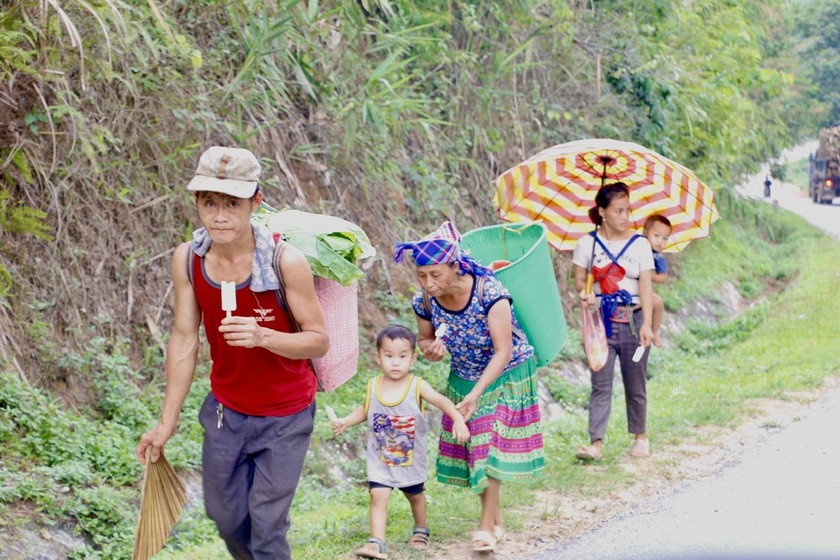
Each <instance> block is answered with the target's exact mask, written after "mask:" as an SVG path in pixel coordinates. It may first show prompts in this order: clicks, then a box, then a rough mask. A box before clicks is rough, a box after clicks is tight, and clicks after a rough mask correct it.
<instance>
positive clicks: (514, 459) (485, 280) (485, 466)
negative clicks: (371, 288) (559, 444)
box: [394, 222, 545, 552]
mask: <svg viewBox="0 0 840 560" xmlns="http://www.w3.org/2000/svg"><path fill="white" fill-rule="evenodd" d="M460 241H461V235H460V234H459V233H458V231H457V230H456V229H455V226H454V225H452V224H451V223H450V222H445V223H444V224H443V225H442V226H441V227H440V228H439V229H438V230H437V231H435V232H433V233H431V234H430V235H427V236H426V237H424V238H423V239H421V240H420V241H415V242H409V243H399V244H397V246H396V251H395V253H394V261H395V262H401V261H402V259H403V254H404V252H405V251H411V253H412V256H413V258H414V264H415V266H416V267H417V268H416V272H417V280H418V282H419V283H420V286H421V288H422V289H420V290H418V292H417V293H416V294H415V296H414V300H413V302H412V305H413V308H414V313H415V314H416V316H417V328H418V337H417V343H418V346H419V347H420V349H421V350H422V351H423V356H424V357H425V358H426V359H428V360H431V361H434V362H436V361H439V360H441V359H442V358H443V357H444V355H445V354H446V352H447V351H449V353H450V354H451V355H452V361H451V365H450V374H449V379H448V382H447V388H446V392H445V394H446V396H447V397H449V398H450V399H451V400H452V401H453V402H455V403H456V406H457V408H458V410H459V411H460V412H461V414H463V415H464V418H465V419H466V420H467V426H469V429H470V439H469V440H468V441H467V442H465V443H464V444H459V443H458V442H457V441H456V439H455V437H454V436H453V435H452V420H451V419H449V418H448V417H446V416H444V418H443V429H442V430H441V436H440V454H439V456H438V461H437V478H438V480H439V481H441V482H443V483H445V484H453V485H457V486H464V487H469V488H470V489H472V491H473V492H474V493H476V494H478V495H479V496H480V499H481V519H480V520H479V526H478V531H477V532H475V533H474V534H473V537H472V549H473V550H474V551H488V552H489V551H493V550H495V547H496V543H497V542H498V540H500V539H501V538H502V537H503V536H504V528H503V527H504V524H503V521H502V513H501V505H500V499H501V484H502V481H509V480H521V479H528V478H532V477H534V476H537V475H539V474H540V472H541V471H542V469H543V467H544V466H545V457H544V454H543V440H542V432H541V428H540V409H539V400H538V397H537V379H536V359H535V357H534V349H533V347H532V346H531V345H530V344H529V343H528V340H527V338H525V336H524V334H523V333H522V332H521V329H520V328H519V325H518V323H517V321H516V318H515V316H514V315H513V311H512V303H511V298H510V295H509V293H508V291H507V289H506V288H505V287H504V286H503V285H502V284H501V282H499V281H498V280H497V279H496V277H495V275H494V274H493V272H492V271H491V270H490V269H488V268H486V267H484V266H482V265H480V264H479V263H478V262H476V261H475V260H474V259H472V258H471V257H469V256H468V255H465V254H462V253H461V250H460V248H459V243H460Z"/></svg>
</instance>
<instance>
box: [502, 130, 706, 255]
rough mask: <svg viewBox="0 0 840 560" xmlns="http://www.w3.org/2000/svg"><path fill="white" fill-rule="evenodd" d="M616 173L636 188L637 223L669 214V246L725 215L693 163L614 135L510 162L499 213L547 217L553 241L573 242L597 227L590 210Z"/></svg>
mask: <svg viewBox="0 0 840 560" xmlns="http://www.w3.org/2000/svg"><path fill="white" fill-rule="evenodd" d="M617 181H621V182H623V183H624V184H626V185H627V187H628V188H629V190H630V223H631V227H632V228H633V229H636V230H639V231H640V230H641V229H642V226H643V225H644V222H645V219H646V218H647V217H648V216H650V215H651V214H662V215H663V216H665V217H667V218H668V219H669V220H670V221H671V225H672V226H673V229H672V231H671V237H670V239H669V240H668V244H667V245H666V247H665V249H664V250H665V251H667V252H675V251H681V250H682V249H683V248H684V247H685V246H686V245H688V243H689V241H691V240H692V239H699V238H702V237H708V236H709V231H710V229H711V225H712V222H714V221H715V220H717V219H718V218H719V217H720V216H719V214H718V211H717V208H716V207H715V204H714V191H712V189H711V188H709V187H708V186H706V185H705V184H704V183H703V182H702V181H700V179H698V178H697V177H696V176H695V175H694V173H693V172H692V171H690V170H689V169H687V168H685V167H683V166H682V165H680V164H679V163H677V162H675V161H671V160H670V159H668V158H666V157H664V156H662V155H660V154H658V153H656V152H654V151H652V150H649V149H647V148H645V147H643V146H640V145H638V144H632V143H630V142H621V141H618V140H610V139H608V138H593V139H587V140H578V141H575V142H567V143H565V144H558V145H557V146H554V147H551V148H548V149H546V150H543V151H542V152H540V153H538V154H537V155H535V156H533V157H532V158H530V159H528V160H526V161H524V162H522V163H520V164H519V165H517V166H516V167H512V168H510V169H508V170H507V171H505V172H504V173H502V174H501V175H500V176H499V178H498V179H496V196H495V202H496V206H497V207H498V209H499V217H500V218H501V219H503V220H505V221H508V222H524V221H533V220H539V221H542V222H544V223H545V224H546V226H547V227H548V230H549V233H548V242H549V243H550V244H551V245H552V246H553V247H554V248H556V249H559V250H561V251H565V250H571V249H574V246H575V243H576V242H577V240H578V239H580V238H581V237H582V236H584V235H585V234H587V233H589V232H590V231H592V228H593V227H594V225H593V224H592V222H591V221H590V219H589V214H588V212H589V209H590V208H592V207H593V206H594V205H595V195H596V194H597V192H598V189H600V188H601V186H603V185H605V184H610V183H614V182H617Z"/></svg>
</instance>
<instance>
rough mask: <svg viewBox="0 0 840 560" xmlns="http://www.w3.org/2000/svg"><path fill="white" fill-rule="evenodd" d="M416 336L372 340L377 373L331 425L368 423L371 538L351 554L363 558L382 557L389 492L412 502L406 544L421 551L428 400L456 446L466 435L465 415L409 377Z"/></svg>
mask: <svg viewBox="0 0 840 560" xmlns="http://www.w3.org/2000/svg"><path fill="white" fill-rule="evenodd" d="M416 343H417V338H416V337H415V335H414V333H413V332H411V331H410V330H409V329H407V328H405V327H402V326H399V325H390V326H388V327H386V328H385V329H383V330H382V331H381V332H380V333H379V334H378V335H377V337H376V363H377V364H378V365H379V367H380V369H381V370H382V374H381V375H378V376H376V377H374V378H373V379H371V380H370V381H368V386H367V393H366V395H365V402H364V405H361V406H359V407H357V408H356V409H355V410H353V412H351V413H350V414H349V415H348V416H345V417H344V418H339V419H337V420H335V421H333V422H332V430H333V434H334V435H339V434H340V433H342V432H343V431H344V430H345V429H346V428H347V427H349V426H355V425H356V424H361V423H362V422H364V421H365V420H367V423H368V429H369V435H368V446H367V478H368V486H369V488H370V534H371V536H370V538H369V539H368V540H367V541H366V542H365V544H364V545H363V546H362V547H361V548H359V549H358V550H356V551H355V552H354V554H355V555H356V556H360V557H362V558H387V557H388V556H387V554H386V553H385V522H386V519H387V516H388V499H389V498H390V497H391V490H393V489H394V488H398V489H400V490H401V491H402V492H403V494H405V497H406V498H407V499H408V502H409V503H410V504H411V513H412V514H413V515H414V531H413V533H412V535H411V539H410V540H409V541H408V544H409V546H411V547H412V548H415V549H421V550H423V549H426V548H428V546H429V529H428V525H427V522H426V495H425V493H424V490H425V488H424V483H425V482H426V476H427V473H426V436H427V433H428V429H429V425H428V422H427V420H426V418H425V416H424V414H423V412H424V411H423V404H424V402H428V403H431V404H433V405H434V406H436V407H437V408H439V409H440V410H442V411H443V412H444V413H445V414H446V415H448V416H449V417H450V418H451V419H452V422H453V425H452V433H453V434H454V435H455V437H456V438H457V441H458V443H464V442H465V441H467V440H468V439H469V437H470V431H469V428H467V424H466V423H465V422H464V417H463V416H462V415H461V413H460V412H458V410H457V409H456V408H455V404H454V403H453V402H452V401H451V400H449V399H448V398H446V397H445V396H443V395H441V394H440V393H438V392H437V391H435V390H434V389H432V387H431V385H429V384H428V383H427V382H425V381H423V380H422V379H420V378H418V377H415V376H413V375H411V374H410V373H409V372H410V370H411V366H412V365H413V364H414V361H415V360H416V356H415V347H416Z"/></svg>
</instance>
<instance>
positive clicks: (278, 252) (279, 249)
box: [273, 240, 300, 332]
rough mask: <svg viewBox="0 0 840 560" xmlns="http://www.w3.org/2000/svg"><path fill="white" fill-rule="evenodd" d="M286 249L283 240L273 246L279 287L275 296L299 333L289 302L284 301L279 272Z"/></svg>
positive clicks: (281, 279)
mask: <svg viewBox="0 0 840 560" xmlns="http://www.w3.org/2000/svg"><path fill="white" fill-rule="evenodd" d="M285 249H286V242H285V241H283V240H278V241H277V244H276V245H275V246H274V259H273V263H274V274H276V275H277V281H278V282H279V283H280V286H279V287H278V288H277V295H278V296H279V298H280V302H281V303H282V304H283V307H285V308H286V313H288V315H289V319H290V320H291V322H292V326H293V327H294V329H295V331H297V332H300V324H299V323H298V322H297V320H296V319H295V316H294V315H292V308H291V307H289V301H288V300H287V299H286V280H285V279H284V278H283V272H282V271H281V270H280V258H281V257H282V256H283V251H284V250H285Z"/></svg>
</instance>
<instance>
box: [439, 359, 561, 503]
mask: <svg viewBox="0 0 840 560" xmlns="http://www.w3.org/2000/svg"><path fill="white" fill-rule="evenodd" d="M536 369H537V368H536V361H535V360H534V359H533V358H531V359H530V360H528V361H527V362H525V363H524V364H521V365H519V366H517V367H515V368H513V369H512V370H510V371H508V372H507V373H504V374H502V375H500V376H499V378H498V379H496V381H494V382H493V384H492V385H490V387H488V388H487V389H486V390H485V391H484V394H483V395H481V397H480V398H479V400H478V409H477V410H476V411H475V414H473V415H472V417H471V418H470V420H469V421H468V422H467V426H468V427H469V429H470V439H469V441H467V442H466V443H465V444H463V445H460V444H458V442H457V441H455V438H454V437H453V436H452V420H451V419H450V418H449V417H448V416H446V415H444V416H443V429H442V430H441V435H440V445H439V451H440V453H439V454H438V460H437V479H438V480H439V481H440V482H442V483H444V484H452V485H456V486H469V487H470V488H471V489H472V490H473V492H475V493H481V492H482V491H483V490H484V489H485V488H487V486H488V484H489V482H488V480H487V478H488V477H492V478H495V479H498V480H502V481H511V480H523V479H529V478H534V477H536V476H539V475H540V474H542V469H543V468H544V467H545V454H544V452H543V438H542V430H541V425H540V406H539V398H538V393H537V375H536ZM474 386H475V381H468V380H466V379H462V378H461V377H458V376H457V375H455V374H453V373H450V374H449V381H448V383H447V388H446V396H447V397H449V398H450V399H451V400H452V402H454V403H456V404H457V403H459V402H461V400H462V399H463V398H464V397H465V396H466V395H467V393H469V392H470V391H471V390H472V388H473V387H474Z"/></svg>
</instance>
